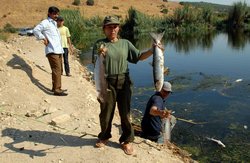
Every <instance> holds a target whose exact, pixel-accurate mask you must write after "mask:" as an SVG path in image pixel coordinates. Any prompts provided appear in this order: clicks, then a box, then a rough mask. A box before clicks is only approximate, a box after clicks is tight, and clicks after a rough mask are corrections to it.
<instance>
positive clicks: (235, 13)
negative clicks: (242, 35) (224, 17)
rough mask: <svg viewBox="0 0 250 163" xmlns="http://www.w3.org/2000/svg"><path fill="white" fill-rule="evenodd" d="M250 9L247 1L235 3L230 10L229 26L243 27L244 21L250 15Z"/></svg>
mask: <svg viewBox="0 0 250 163" xmlns="http://www.w3.org/2000/svg"><path fill="white" fill-rule="evenodd" d="M249 14H250V13H249V9H248V7H247V4H246V2H237V3H234V5H233V8H232V9H231V10H230V11H229V15H228V26H229V28H242V27H244V22H245V20H246V19H247V17H248V16H249Z"/></svg>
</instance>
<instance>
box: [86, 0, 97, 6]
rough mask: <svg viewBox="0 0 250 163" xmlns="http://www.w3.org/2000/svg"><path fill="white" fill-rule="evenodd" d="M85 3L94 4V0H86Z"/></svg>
mask: <svg viewBox="0 0 250 163" xmlns="http://www.w3.org/2000/svg"><path fill="white" fill-rule="evenodd" d="M86 3H87V5H88V6H94V4H95V1H94V0H87V2H86Z"/></svg>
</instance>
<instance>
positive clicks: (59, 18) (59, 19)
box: [56, 16, 64, 21]
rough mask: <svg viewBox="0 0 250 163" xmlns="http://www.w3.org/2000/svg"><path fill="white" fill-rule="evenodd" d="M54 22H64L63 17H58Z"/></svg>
mask: <svg viewBox="0 0 250 163" xmlns="http://www.w3.org/2000/svg"><path fill="white" fill-rule="evenodd" d="M56 21H64V19H63V17H61V16H58V17H57V19H56Z"/></svg>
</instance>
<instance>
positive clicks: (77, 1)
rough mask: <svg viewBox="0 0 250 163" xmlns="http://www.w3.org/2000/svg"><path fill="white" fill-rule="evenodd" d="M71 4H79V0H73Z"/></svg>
mask: <svg viewBox="0 0 250 163" xmlns="http://www.w3.org/2000/svg"><path fill="white" fill-rule="evenodd" d="M72 4H73V5H76V6H79V5H80V4H81V0H74V2H73V3H72Z"/></svg>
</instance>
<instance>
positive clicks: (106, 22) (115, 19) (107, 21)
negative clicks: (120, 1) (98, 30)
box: [103, 16, 120, 26]
mask: <svg viewBox="0 0 250 163" xmlns="http://www.w3.org/2000/svg"><path fill="white" fill-rule="evenodd" d="M110 24H120V21H119V19H118V17H117V16H106V17H105V18H104V20H103V26H105V25H110Z"/></svg>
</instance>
